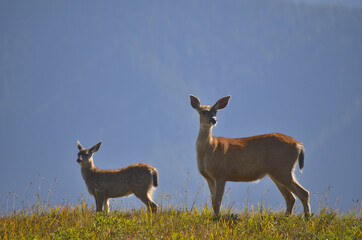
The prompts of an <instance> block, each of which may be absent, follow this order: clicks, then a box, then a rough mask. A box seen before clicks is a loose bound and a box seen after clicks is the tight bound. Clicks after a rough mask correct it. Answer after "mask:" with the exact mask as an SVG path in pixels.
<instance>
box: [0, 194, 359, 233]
mask: <svg viewBox="0 0 362 240" xmlns="http://www.w3.org/2000/svg"><path fill="white" fill-rule="evenodd" d="M0 239H362V216H361V207H360V205H359V204H358V202H357V203H356V204H355V207H354V208H353V209H352V210H350V211H349V213H344V214H343V213H338V212H336V211H331V210H328V207H327V206H324V207H323V209H322V210H321V211H320V213H318V214H314V215H313V216H312V217H311V218H310V219H309V220H306V219H304V217H303V216H302V215H292V216H284V214H283V213H282V212H279V211H276V212H274V211H271V210H270V209H267V208H265V207H264V206H263V205H260V206H258V207H255V208H254V207H250V208H247V209H244V210H243V211H240V212H239V213H237V214H233V213H231V212H230V210H227V209H226V210H224V211H223V213H222V215H221V217H220V218H218V219H215V218H214V216H213V213H212V210H211V209H210V208H208V207H207V206H206V205H205V206H204V207H202V208H201V209H198V208H197V207H193V209H192V210H187V209H184V210H177V209H176V208H173V207H171V206H168V205H166V207H164V208H163V209H161V210H160V211H159V212H157V213H149V212H147V211H145V210H144V209H142V208H141V209H126V210H124V209H116V210H114V211H112V212H111V213H109V214H106V213H96V212H95V211H94V207H89V206H88V205H87V204H86V202H81V203H78V204H77V205H76V206H71V205H68V204H63V205H60V206H55V207H49V204H47V203H44V204H41V202H40V199H39V201H38V203H37V204H35V205H34V206H32V207H28V208H27V209H21V210H19V211H16V212H11V213H9V214H4V215H2V216H0Z"/></svg>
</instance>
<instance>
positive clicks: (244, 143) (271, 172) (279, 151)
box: [190, 95, 310, 217]
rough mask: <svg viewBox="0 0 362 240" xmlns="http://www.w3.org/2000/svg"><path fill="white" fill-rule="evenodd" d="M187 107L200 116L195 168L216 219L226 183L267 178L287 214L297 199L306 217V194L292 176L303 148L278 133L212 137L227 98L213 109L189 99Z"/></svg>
mask: <svg viewBox="0 0 362 240" xmlns="http://www.w3.org/2000/svg"><path fill="white" fill-rule="evenodd" d="M190 98H191V106H192V107H193V108H194V109H196V111H197V112H198V113H199V115H200V131H199V135H198V137H197V141H196V153H197V166H198V169H199V171H200V173H201V175H202V176H203V177H204V178H205V179H206V181H207V183H208V185H209V189H210V193H211V199H212V206H213V209H214V213H215V215H216V216H218V215H219V211H220V205H221V200H222V196H223V194H224V188H225V183H226V181H232V182H250V181H255V180H258V179H261V178H263V177H265V176H266V175H268V176H269V177H270V178H271V179H272V180H273V182H274V183H275V184H276V185H277V187H278V189H279V191H280V192H281V193H282V195H283V197H284V199H285V202H286V205H287V209H286V214H288V215H289V214H291V213H292V209H293V206H294V203H295V200H296V198H295V197H294V195H293V194H295V195H296V196H298V198H299V199H300V200H301V202H302V204H303V208H304V214H305V216H306V217H308V216H309V214H310V206H309V192H308V191H307V190H306V189H304V188H303V187H302V186H300V185H299V183H298V182H297V180H296V179H295V178H294V176H293V171H294V167H295V164H296V162H297V161H298V162H299V168H300V169H303V165H304V147H303V144H302V143H300V142H298V141H296V140H294V139H293V138H291V137H289V136H286V135H284V134H281V133H272V134H265V135H259V136H253V137H246V138H224V137H213V136H212V128H213V126H214V125H215V124H216V122H217V120H216V113H217V111H218V110H220V109H223V108H225V107H226V106H227V104H228V102H229V100H230V96H227V97H223V98H221V99H219V100H218V101H217V102H216V103H215V105H213V106H203V105H201V103H200V100H199V99H198V98H197V97H195V96H192V95H190Z"/></svg>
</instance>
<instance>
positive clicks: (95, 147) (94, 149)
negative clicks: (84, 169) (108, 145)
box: [89, 142, 102, 153]
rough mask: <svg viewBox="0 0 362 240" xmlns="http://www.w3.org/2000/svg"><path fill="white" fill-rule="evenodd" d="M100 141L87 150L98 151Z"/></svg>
mask: <svg viewBox="0 0 362 240" xmlns="http://www.w3.org/2000/svg"><path fill="white" fill-rule="evenodd" d="M101 144H102V142H99V143H97V144H96V145H94V146H93V147H92V148H91V149H89V151H91V152H92V153H95V152H97V151H98V149H99V147H100V146H101Z"/></svg>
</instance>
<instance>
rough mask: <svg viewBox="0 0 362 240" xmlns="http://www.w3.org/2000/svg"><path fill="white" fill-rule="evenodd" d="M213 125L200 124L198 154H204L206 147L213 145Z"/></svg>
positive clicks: (197, 142)
mask: <svg viewBox="0 0 362 240" xmlns="http://www.w3.org/2000/svg"><path fill="white" fill-rule="evenodd" d="M212 143H213V137H212V126H205V125H200V131H199V136H198V137H197V141H196V151H197V153H198V154H202V153H204V152H205V151H206V149H207V148H208V147H209V146H210V145H212Z"/></svg>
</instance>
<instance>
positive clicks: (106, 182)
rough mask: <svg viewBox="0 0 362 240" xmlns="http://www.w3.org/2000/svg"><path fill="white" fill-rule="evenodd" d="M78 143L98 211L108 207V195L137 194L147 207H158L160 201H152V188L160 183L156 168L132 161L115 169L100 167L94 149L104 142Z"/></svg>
mask: <svg viewBox="0 0 362 240" xmlns="http://www.w3.org/2000/svg"><path fill="white" fill-rule="evenodd" d="M77 144H78V149H79V153H78V159H77V162H78V163H79V164H80V165H81V172H82V176H83V179H84V181H85V184H86V185H87V188H88V192H89V193H90V194H92V195H93V196H94V199H95V201H96V207H97V212H98V211H102V210H105V211H107V212H108V211H109V208H108V200H109V198H116V197H123V196H127V195H130V194H132V193H133V194H134V195H135V196H136V197H138V198H139V199H141V201H142V202H143V203H144V204H146V206H147V208H148V210H150V211H154V212H155V211H157V204H156V203H155V202H153V201H152V191H153V189H154V188H155V187H157V186H158V173H157V170H156V168H154V167H151V166H150V165H147V164H144V163H136V164H132V165H130V166H128V167H124V168H120V169H112V170H101V169H98V168H96V167H95V166H94V163H93V153H95V152H97V151H98V149H99V147H100V146H101V143H98V144H96V145H95V146H93V147H92V148H89V149H85V148H83V147H82V145H81V144H80V143H79V141H78V142H77Z"/></svg>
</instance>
